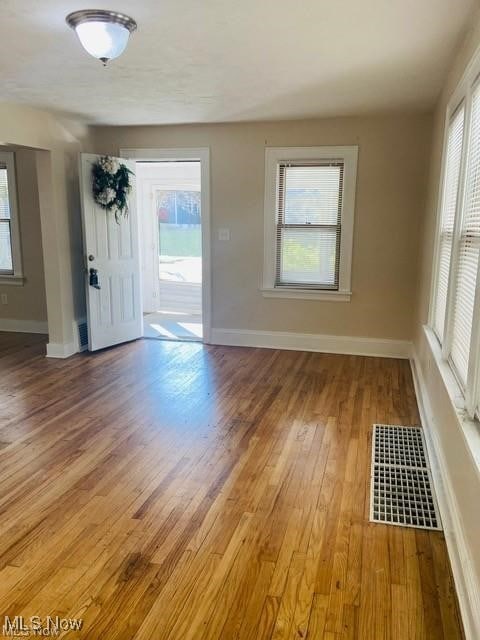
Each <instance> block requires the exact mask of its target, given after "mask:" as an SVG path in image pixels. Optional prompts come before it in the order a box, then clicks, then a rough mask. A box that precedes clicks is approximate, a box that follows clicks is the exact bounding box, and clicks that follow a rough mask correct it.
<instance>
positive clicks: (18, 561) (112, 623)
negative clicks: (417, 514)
mask: <svg viewBox="0 0 480 640" xmlns="http://www.w3.org/2000/svg"><path fill="white" fill-rule="evenodd" d="M44 352H45V346H44V342H43V339H42V338H39V337H38V336H28V335H21V334H0V371H1V382H0V390H1V396H0V397H1V403H2V411H1V428H0V489H1V491H0V513H1V518H0V604H1V606H0V625H1V624H2V623H3V616H4V615H8V616H12V617H13V616H15V615H23V616H25V617H29V616H32V615H39V616H42V617H45V616H47V615H50V616H54V615H59V616H64V617H77V618H82V619H83V628H82V630H81V631H80V632H78V633H77V632H71V633H70V634H69V635H68V637H79V638H82V639H85V640H87V639H88V640H99V639H100V638H105V639H107V638H108V640H117V639H124V638H135V640H162V639H170V640H177V639H182V640H189V639H192V640H193V639H195V640H202V639H203V640H207V639H208V640H214V639H217V638H218V639H222V640H229V639H233V638H239V639H240V638H241V639H242V640H243V639H244V640H247V639H248V640H262V639H272V640H279V639H281V638H297V639H298V638H311V639H322V638H323V639H325V640H340V639H362V640H380V639H388V640H393V639H395V640H416V639H420V638H422V639H425V640H441V639H442V638H443V639H445V640H455V639H456V638H461V637H462V634H461V630H460V628H461V627H460V622H459V614H458V608H457V604H456V598H455V594H454V589H453V586H452V578H451V574H450V567H449V562H448V558H447V555H446V547H445V542H444V538H443V535H442V534H441V533H439V532H426V531H422V530H415V529H407V528H400V527H393V526H391V527H388V526H385V525H379V524H372V523H369V522H368V486H369V475H370V442H371V425H372V423H374V422H389V423H400V424H418V421H419V417H418V412H417V407H416V402H415V397H414V391H413V386H412V380H411V375H410V370H409V364H408V362H407V361H401V360H388V359H379V358H364V357H355V356H335V355H324V354H318V353H303V352H291V351H290V352H289V351H273V350H261V349H247V348H232V347H203V346H202V345H199V344H191V343H173V342H161V341H157V340H143V341H138V342H135V343H131V344H128V345H125V346H122V347H117V348H114V349H110V350H107V351H104V352H101V353H97V354H94V355H85V354H82V355H78V356H75V357H73V358H71V359H69V360H64V361H61V360H47V359H46V358H44Z"/></svg>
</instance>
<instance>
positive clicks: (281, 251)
mask: <svg viewBox="0 0 480 640" xmlns="http://www.w3.org/2000/svg"><path fill="white" fill-rule="evenodd" d="M343 171H344V164H343V162H342V161H328V160H326V161H323V162H321V163H320V162H312V163H295V164H287V163H280V165H279V167H278V194H277V202H278V211H277V228H276V262H275V284H276V285H277V286H300V287H309V288H310V287H311V288H315V289H327V290H328V289H330V290H338V284H339V270H340V239H341V230H342V194H343Z"/></svg>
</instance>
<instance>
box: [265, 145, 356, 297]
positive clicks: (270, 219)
mask: <svg viewBox="0 0 480 640" xmlns="http://www.w3.org/2000/svg"><path fill="white" fill-rule="evenodd" d="M322 159H331V160H334V159H339V160H344V163H345V164H344V178H343V210H342V235H341V239H340V274H339V291H340V292H347V291H350V290H351V273H352V251H353V224H354V213H355V191H356V181H357V163H358V146H340V147H266V148H265V197H264V258H263V289H266V290H268V289H274V288H275V255H276V243H275V238H276V220H275V219H276V209H277V207H276V203H277V176H278V165H279V163H280V162H287V161H289V160H322ZM278 291H279V292H281V291H284V289H283V287H278ZM322 293H325V292H324V291H322ZM276 297H289V296H281V295H278V296H276Z"/></svg>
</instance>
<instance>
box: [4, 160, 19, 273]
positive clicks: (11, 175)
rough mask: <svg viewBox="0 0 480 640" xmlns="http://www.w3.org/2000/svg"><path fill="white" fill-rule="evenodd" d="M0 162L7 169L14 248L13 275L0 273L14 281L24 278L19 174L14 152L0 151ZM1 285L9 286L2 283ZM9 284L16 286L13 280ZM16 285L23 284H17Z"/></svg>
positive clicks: (11, 232) (12, 244)
mask: <svg viewBox="0 0 480 640" xmlns="http://www.w3.org/2000/svg"><path fill="white" fill-rule="evenodd" d="M0 162H2V164H5V166H6V167H7V182H8V200H9V203H10V244H11V248H12V263H13V273H12V274H10V273H0V276H1V277H2V278H8V279H9V280H10V278H12V277H13V279H17V278H22V277H23V267H22V247H21V244H20V226H19V221H18V197H17V173H16V166H15V153H14V152H13V151H0ZM1 284H7V282H2V283H1ZM8 284H14V283H13V280H11V281H9V282H8ZM15 284H23V283H20V282H15Z"/></svg>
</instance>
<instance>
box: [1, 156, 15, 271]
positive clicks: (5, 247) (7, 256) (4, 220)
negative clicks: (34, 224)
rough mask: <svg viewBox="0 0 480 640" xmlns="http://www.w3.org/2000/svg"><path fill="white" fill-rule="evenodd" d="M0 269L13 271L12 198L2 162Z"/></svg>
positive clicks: (5, 169)
mask: <svg viewBox="0 0 480 640" xmlns="http://www.w3.org/2000/svg"><path fill="white" fill-rule="evenodd" d="M0 271H2V272H4V273H12V272H13V260H12V242H11V215H10V198H9V193H8V174H7V168H6V166H5V165H3V164H1V163H0Z"/></svg>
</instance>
